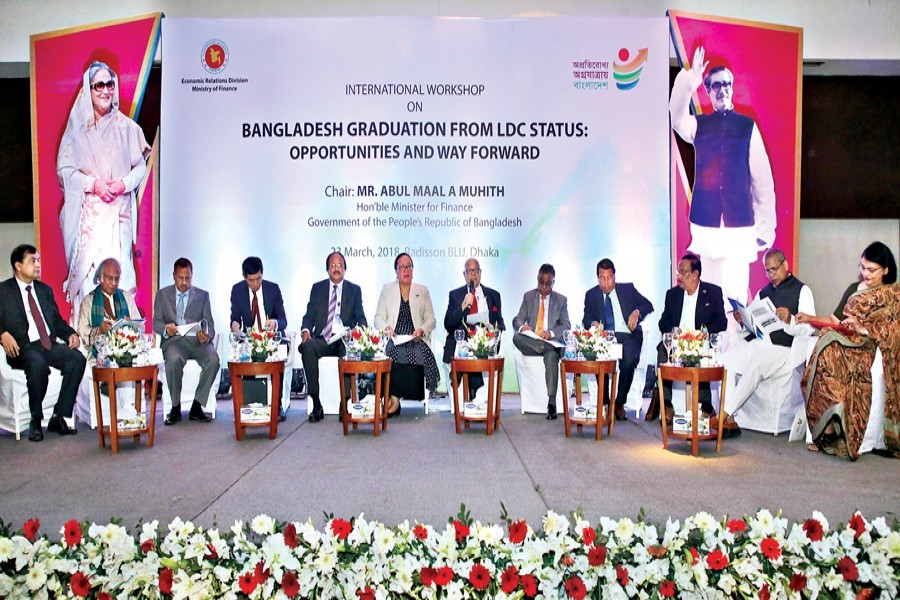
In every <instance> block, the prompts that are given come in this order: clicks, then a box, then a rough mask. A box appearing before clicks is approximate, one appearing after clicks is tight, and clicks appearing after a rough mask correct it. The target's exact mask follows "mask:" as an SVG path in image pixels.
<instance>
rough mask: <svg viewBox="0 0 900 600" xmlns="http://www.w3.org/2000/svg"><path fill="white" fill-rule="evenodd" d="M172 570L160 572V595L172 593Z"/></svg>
mask: <svg viewBox="0 0 900 600" xmlns="http://www.w3.org/2000/svg"><path fill="white" fill-rule="evenodd" d="M173 575H174V573H172V569H162V570H161V571H160V572H159V593H160V594H163V595H169V594H171V593H172V576H173Z"/></svg>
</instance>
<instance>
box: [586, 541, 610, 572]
mask: <svg viewBox="0 0 900 600" xmlns="http://www.w3.org/2000/svg"><path fill="white" fill-rule="evenodd" d="M587 558H588V564H589V565H591V566H592V567H599V566H601V565H603V564H604V563H605V562H606V546H591V547H590V548H589V549H588V557H587Z"/></svg>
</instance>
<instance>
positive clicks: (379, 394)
mask: <svg viewBox="0 0 900 600" xmlns="http://www.w3.org/2000/svg"><path fill="white" fill-rule="evenodd" d="M391 363H392V361H391V359H389V358H386V359H384V360H345V359H343V358H341V359H338V378H339V379H340V386H341V403H340V419H341V424H342V425H343V426H344V435H347V434H348V428H349V426H350V425H351V424H352V425H353V430H354V431H355V430H356V429H358V428H359V424H360V423H372V425H373V426H374V429H375V437H378V429H379V426H380V427H381V428H382V429H384V430H385V431H387V426H388V422H387V399H388V398H389V397H390V395H391ZM365 373H374V374H375V414H374V415H373V416H372V417H354V416H352V415H351V414H350V411H349V410H347V403H348V402H351V403H353V404H356V403H357V400H358V397H359V396H358V391H357V386H356V377H357V375H362V374H365ZM345 375H346V376H349V378H350V397H349V399H347V389H346V385H345V383H344V376H345Z"/></svg>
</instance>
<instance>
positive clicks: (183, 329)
mask: <svg viewBox="0 0 900 600" xmlns="http://www.w3.org/2000/svg"><path fill="white" fill-rule="evenodd" d="M199 327H200V321H195V322H194V323H185V324H184V325H176V326H175V331H176V332H177V333H178V335H180V336H181V337H185V336H188V335H197V329H198V328H199Z"/></svg>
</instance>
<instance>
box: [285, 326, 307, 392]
mask: <svg viewBox="0 0 900 600" xmlns="http://www.w3.org/2000/svg"><path fill="white" fill-rule="evenodd" d="M284 337H285V339H286V340H287V347H288V353H287V359H286V360H285V361H284V375H283V376H282V381H281V384H282V387H283V388H284V392H283V393H282V394H281V408H282V410H287V409H289V408H290V407H291V380H292V379H293V375H294V361H295V360H297V357H299V356H300V353H299V352H297V332H296V331H285V332H284ZM300 364H301V367H302V365H303V363H302V361H301V363H300Z"/></svg>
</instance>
